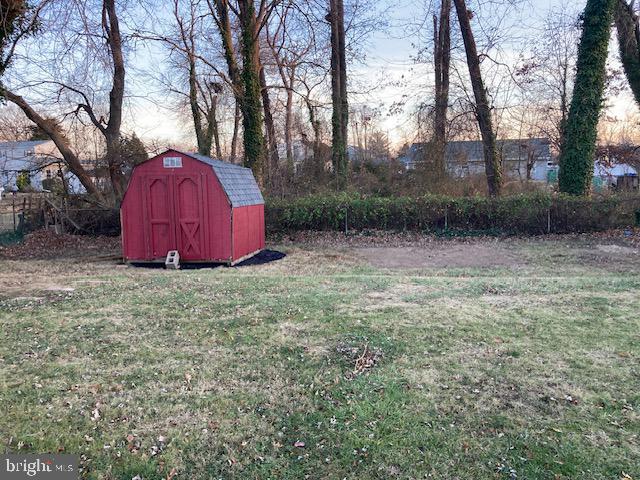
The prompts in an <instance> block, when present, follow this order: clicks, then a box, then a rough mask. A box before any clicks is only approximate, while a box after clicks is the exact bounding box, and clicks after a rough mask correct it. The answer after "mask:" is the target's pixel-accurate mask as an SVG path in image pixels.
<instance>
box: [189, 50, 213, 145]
mask: <svg viewBox="0 0 640 480" xmlns="http://www.w3.org/2000/svg"><path fill="white" fill-rule="evenodd" d="M189 105H190V106H191V117H192V118H193V129H194V130H195V133H196V142H197V143H198V153H199V154H200V155H204V156H207V157H208V156H209V155H211V136H210V135H209V132H208V131H207V130H208V126H209V125H210V123H209V124H208V126H207V128H206V129H205V128H204V126H203V124H202V115H201V113H200V104H199V103H198V79H197V78H196V59H195V56H194V55H193V54H191V53H190V54H189Z"/></svg>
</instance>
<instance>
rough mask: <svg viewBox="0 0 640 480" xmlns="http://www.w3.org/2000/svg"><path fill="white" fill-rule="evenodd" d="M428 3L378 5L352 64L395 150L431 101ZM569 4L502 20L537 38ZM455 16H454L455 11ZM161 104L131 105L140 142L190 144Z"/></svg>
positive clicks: (506, 53) (528, 0) (508, 55)
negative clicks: (372, 27)
mask: <svg viewBox="0 0 640 480" xmlns="http://www.w3.org/2000/svg"><path fill="white" fill-rule="evenodd" d="M429 1H430V0H384V1H381V2H379V6H380V10H381V11H383V15H384V18H386V19H387V20H388V23H389V25H388V28H385V29H378V30H376V31H375V32H374V33H373V34H372V35H371V36H370V37H369V40H368V42H367V44H366V46H365V51H366V57H365V58H364V59H359V61H356V62H353V63H352V64H351V65H350V72H349V74H350V78H351V79H352V81H351V84H350V99H349V100H350V105H351V106H352V107H356V108H359V107H361V106H362V105H368V106H369V107H370V108H377V110H378V111H379V115H378V117H377V120H376V123H377V125H378V127H379V128H380V129H381V130H382V131H384V132H385V133H387V134H388V136H389V139H390V141H391V144H392V146H394V147H396V148H397V147H398V146H400V145H401V144H402V143H404V142H405V141H412V140H413V139H414V138H413V137H414V131H415V128H414V123H413V119H414V118H415V117H414V115H412V113H413V112H415V108H416V106H417V105H418V104H419V103H420V102H421V101H429V100H430V98H431V97H432V95H433V94H432V93H431V91H430V88H431V87H430V86H431V85H432V82H433V80H432V77H433V73H432V67H431V65H430V62H429V61H426V62H424V63H420V62H416V61H415V57H416V54H417V52H418V48H420V47H422V46H425V45H426V44H427V42H428V40H427V38H428V37H429V36H431V35H432V33H431V31H432V23H431V22H432V20H431V15H429V16H427V15H426V14H425V2H427V3H428V2H429ZM434 3H438V2H435V1H434ZM568 3H570V4H571V7H572V8H574V9H575V10H576V11H580V10H582V8H583V7H584V4H585V3H586V0H570V1H569V2H567V1H566V0H565V1H563V0H524V1H523V2H522V3H521V5H520V7H519V8H516V9H513V10H512V11H510V13H509V15H508V16H507V17H506V18H504V19H503V20H502V22H503V24H505V25H510V29H511V30H510V31H511V32H512V35H513V36H515V37H522V38H532V37H534V36H535V35H537V34H538V33H537V29H539V28H540V26H541V25H542V22H543V19H544V18H545V17H546V16H547V14H548V12H549V10H550V9H552V8H559V7H561V6H563V5H565V6H566V5H567V4H568ZM498 13H499V12H495V11H489V10H488V9H486V10H485V9H483V10H481V11H479V12H478V16H479V18H475V19H474V20H473V21H472V26H473V27H474V28H478V26H479V24H480V23H479V22H490V21H493V19H486V18H482V17H483V15H485V16H486V15H489V16H491V15H494V16H496V18H498ZM453 14H454V15H455V10H454V12H453ZM425 18H427V19H428V20H427V21H426V23H424V21H423V19H425ZM421 22H423V23H422V24H421ZM516 44H517V45H516ZM521 45H522V42H521V41H520V43H518V42H517V41H516V42H514V45H511V44H509V43H507V44H505V45H503V46H502V53H501V55H502V56H503V58H504V59H510V60H513V59H515V58H516V57H517V55H518V52H519V51H520V49H521V48H522V47H521ZM614 51H615V49H612V52H614ZM462 54H463V52H462V51H458V55H462ZM613 56H615V53H613ZM398 102H402V103H403V108H401V109H399V110H398V109H394V110H393V112H391V109H392V107H393V106H394V105H396V104H397V103H398ZM163 103H164V102H162V101H161V102H155V103H152V102H148V101H140V102H135V105H134V109H133V110H134V115H135V129H136V132H137V133H138V135H140V136H141V137H142V138H144V139H158V138H160V139H166V140H167V141H172V142H184V141H188V140H191V137H190V136H189V132H188V131H187V130H186V129H184V128H183V129H180V128H176V125H178V124H180V123H184V121H183V120H182V119H180V118H178V117H177V116H176V115H175V113H173V112H172V110H171V109H170V108H164V107H162V106H161V105H162V104H163ZM164 104H165V105H166V103H164ZM634 109H635V104H634V102H633V101H631V102H630V101H629V97H628V95H623V96H622V97H621V98H619V99H616V100H615V101H614V102H613V106H612V112H613V114H614V116H616V117H621V118H622V117H624V116H625V115H627V114H628V113H629V112H631V111H635V110H634Z"/></svg>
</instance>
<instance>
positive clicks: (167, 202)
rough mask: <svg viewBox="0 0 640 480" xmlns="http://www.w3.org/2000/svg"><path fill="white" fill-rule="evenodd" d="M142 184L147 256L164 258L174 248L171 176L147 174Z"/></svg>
mask: <svg viewBox="0 0 640 480" xmlns="http://www.w3.org/2000/svg"><path fill="white" fill-rule="evenodd" d="M144 184H145V195H144V198H145V200H146V202H145V203H146V204H145V205H144V212H145V215H146V218H145V220H146V221H145V226H146V228H145V245H146V249H147V258H149V259H157V258H164V257H166V256H167V253H168V252H169V251H170V250H175V249H176V235H175V222H174V212H173V202H172V201H171V199H172V196H173V195H172V193H173V188H172V181H171V177H170V176H168V175H162V176H149V177H147V178H146V179H145V182H144Z"/></svg>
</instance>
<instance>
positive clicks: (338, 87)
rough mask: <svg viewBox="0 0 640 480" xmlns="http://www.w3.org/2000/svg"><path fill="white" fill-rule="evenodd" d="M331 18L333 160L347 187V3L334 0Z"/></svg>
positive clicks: (338, 175) (342, 181) (338, 181)
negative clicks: (345, 9)
mask: <svg viewBox="0 0 640 480" xmlns="http://www.w3.org/2000/svg"><path fill="white" fill-rule="evenodd" d="M327 20H328V21H329V23H330V24H331V101H332V104H333V115H332V119H331V124H332V133H333V135H332V162H333V169H334V172H335V174H336V180H337V183H338V187H339V188H341V187H344V185H345V184H346V180H347V171H348V158H347V142H348V123H349V104H348V100H347V66H346V53H345V50H346V44H345V28H344V3H343V1H342V0H331V1H330V9H329V15H328V16H327Z"/></svg>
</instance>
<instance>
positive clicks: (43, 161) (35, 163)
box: [0, 140, 83, 193]
mask: <svg viewBox="0 0 640 480" xmlns="http://www.w3.org/2000/svg"><path fill="white" fill-rule="evenodd" d="M61 162H62V155H61V154H60V151H59V150H58V148H57V147H56V146H55V144H54V143H53V141H52V140H30V141H24V142H0V193H2V192H3V191H4V192H11V191H15V190H17V185H16V183H17V181H18V177H19V176H20V175H21V174H23V175H29V181H30V183H31V187H32V188H33V189H34V190H36V191H41V190H43V186H42V182H43V180H46V179H50V178H57V177H58V176H59V172H60V169H61V168H62V169H63V171H64V172H65V178H66V179H67V185H68V188H69V190H70V191H72V192H76V193H79V192H81V191H83V189H82V186H81V185H80V182H79V181H78V179H77V177H76V176H75V175H72V174H70V173H69V172H68V171H67V169H66V168H64V167H63V166H62V164H61Z"/></svg>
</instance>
